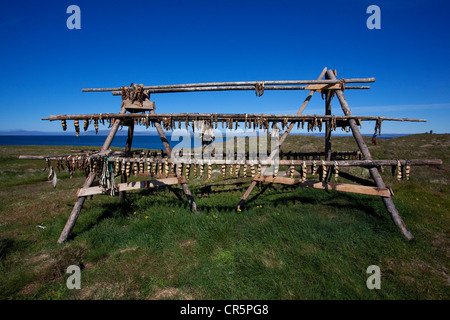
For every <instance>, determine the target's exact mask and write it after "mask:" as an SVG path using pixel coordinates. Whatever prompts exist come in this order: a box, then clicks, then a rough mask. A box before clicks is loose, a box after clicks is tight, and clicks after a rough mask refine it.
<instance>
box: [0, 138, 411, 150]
mask: <svg viewBox="0 0 450 320" xmlns="http://www.w3.org/2000/svg"><path fill="white" fill-rule="evenodd" d="M313 135H316V136H323V134H322V135H321V134H313ZM405 135H407V134H382V135H381V136H379V137H378V139H390V138H395V137H399V136H405ZM336 136H349V135H337V134H336ZM167 138H168V141H169V144H170V145H171V147H172V148H173V147H175V146H176V145H178V144H179V143H180V141H181V140H178V139H176V140H175V139H174V140H175V141H172V139H171V138H170V136H167ZM105 139H106V136H104V135H85V136H83V135H81V134H80V135H79V136H78V137H77V136H75V135H73V136H72V135H60V136H58V135H29V136H27V135H0V145H40V146H42V145H52V146H92V147H101V146H102V145H103V143H104V142H105ZM126 139H127V137H126V135H117V136H115V137H114V140H113V142H112V144H111V146H112V147H125V144H126ZM191 143H192V145H194V138H192V141H191ZM132 147H133V148H142V149H154V150H155V149H156V150H158V149H164V146H163V144H162V142H161V139H160V137H159V136H157V135H135V136H134V137H133V143H132Z"/></svg>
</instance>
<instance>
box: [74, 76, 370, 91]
mask: <svg viewBox="0 0 450 320" xmlns="http://www.w3.org/2000/svg"><path fill="white" fill-rule="evenodd" d="M374 81H375V78H352V79H345V82H346V83H371V82H374ZM257 83H264V85H303V84H338V83H340V80H336V79H335V80H266V81H236V82H205V83H186V84H172V85H157V86H144V88H143V89H144V90H156V89H183V88H200V87H230V86H233V87H234V86H253V88H252V89H253V90H254V86H255V85H256V84H257ZM121 89H122V88H121V87H119V88H90V89H82V92H108V91H121Z"/></svg>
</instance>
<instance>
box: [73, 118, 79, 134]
mask: <svg viewBox="0 0 450 320" xmlns="http://www.w3.org/2000/svg"><path fill="white" fill-rule="evenodd" d="M73 125H74V126H75V134H76V136H77V137H78V135H79V134H80V124H79V122H78V120H74V122H73Z"/></svg>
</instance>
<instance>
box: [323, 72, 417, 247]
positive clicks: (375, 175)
mask: <svg viewBox="0 0 450 320" xmlns="http://www.w3.org/2000/svg"><path fill="white" fill-rule="evenodd" d="M327 75H328V76H329V78H330V79H332V80H335V79H336V77H335V76H334V74H333V72H332V71H331V70H328V71H327ZM335 93H336V96H337V97H338V99H339V103H340V104H341V107H342V110H343V111H344V114H345V115H346V116H351V115H352V112H351V111H350V107H349V106H348V103H347V100H345V97H344V93H343V92H342V90H336V91H335ZM349 123H350V128H351V129H352V134H353V137H354V138H355V140H356V143H357V144H358V147H359V149H360V150H361V153H362V155H363V157H364V160H372V156H371V154H370V151H369V148H368V147H367V145H366V143H365V141H364V139H363V137H362V135H361V132H360V131H359V128H358V125H357V124H356V120H354V119H350V120H349ZM369 172H370V175H371V176H372V179H373V180H374V181H375V184H376V186H377V187H379V188H385V187H386V185H385V184H384V181H383V179H382V178H381V175H380V173H379V172H378V169H377V168H376V167H373V168H370V169H369ZM381 198H382V199H383V202H384V205H385V207H386V210H387V211H388V212H389V214H390V215H391V218H392V220H393V221H394V223H395V225H396V226H397V227H398V228H399V229H400V232H401V233H402V234H403V235H404V236H405V237H406V238H407V239H408V240H411V239H414V236H413V235H412V234H411V232H410V231H409V230H408V228H407V227H406V224H405V223H404V222H403V219H402V218H401V217H400V214H399V213H398V211H397V208H396V207H395V204H394V202H393V201H392V198H391V197H381Z"/></svg>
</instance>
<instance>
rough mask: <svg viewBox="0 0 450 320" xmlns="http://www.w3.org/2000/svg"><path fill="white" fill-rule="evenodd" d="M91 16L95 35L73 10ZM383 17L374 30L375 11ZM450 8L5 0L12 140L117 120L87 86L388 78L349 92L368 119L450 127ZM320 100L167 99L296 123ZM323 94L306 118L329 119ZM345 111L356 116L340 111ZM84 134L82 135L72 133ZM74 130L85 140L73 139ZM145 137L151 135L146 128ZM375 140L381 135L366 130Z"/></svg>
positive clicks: (4, 85)
mask: <svg viewBox="0 0 450 320" xmlns="http://www.w3.org/2000/svg"><path fill="white" fill-rule="evenodd" d="M71 4H75V5H78V6H79V7H80V8H81V30H69V29H67V27H66V20H67V18H68V17H69V14H67V13H66V9H67V7H68V6H69V5H71ZM371 4H376V5H378V6H379V7H380V9H381V30H369V29H368V28H367V27H366V20H367V18H368V17H369V14H367V13H366V9H367V7H368V6H369V5H371ZM449 9H450V1H443V0H441V1H436V0H423V1H421V0H410V1H395V0H391V1H381V0H379V1H376V0H375V1H363V0H353V1H352V0H341V1H339V0H334V1H328V0H327V1H324V0H322V1H307V2H305V3H303V2H302V1H262V0H260V1H204V2H200V1H137V0H135V1H130V2H126V1H82V0H71V1H62V0H60V1H56V0H55V1H5V2H3V3H2V5H1V19H0V39H1V48H2V49H1V50H0V67H1V68H0V70H1V75H2V77H1V80H0V81H1V86H0V108H1V110H2V117H1V118H0V124H1V127H0V130H14V129H24V130H41V131H60V130H61V127H60V124H59V123H56V122H52V123H51V122H48V121H42V120H41V118H43V117H46V116H48V115H50V114H82V113H100V112H102V113H105V112H117V111H119V108H120V97H113V96H112V95H111V94H110V93H82V92H81V89H82V88H90V87H119V86H122V85H129V84H130V83H131V82H134V83H143V84H145V85H158V84H176V83H190V82H212V81H244V80H294V79H316V78H317V76H318V75H319V73H320V72H321V70H322V69H323V68H324V67H328V68H332V69H337V72H338V77H344V78H353V77H375V78H376V82H375V83H373V84H371V89H370V90H364V91H363V90H359V91H357V90H353V91H350V90H348V91H346V92H345V95H346V98H347V100H348V102H349V105H350V107H351V108H352V111H353V113H354V114H358V115H382V116H389V117H410V118H421V119H428V122H427V123H424V124H417V123H384V124H383V128H382V133H383V132H385V133H415V132H425V131H429V130H434V131H435V132H438V133H448V132H450V130H449V125H448V122H449V120H450V97H449V94H448V92H449V84H450V81H449V75H450V68H449V62H448V59H449V57H450V41H449V31H450V18H449V15H450V10H449ZM305 96H306V91H296V92H291V91H288V92H280V91H277V92H274V91H266V92H265V94H264V95H263V96H262V97H260V98H257V97H255V94H254V92H251V91H246V92H213V93H172V94H154V95H152V100H154V101H155V102H156V107H157V110H156V111H157V112H173V113H176V112H218V113H219V112H230V113H242V112H245V113H295V112H296V111H297V110H298V108H299V106H300V105H301V103H302V101H303V99H304V98H305ZM323 109H324V102H323V101H322V100H321V97H320V95H319V94H316V95H315V96H314V97H313V99H312V100H311V102H310V105H309V106H308V107H307V109H306V110H305V112H304V114H314V113H316V114H321V113H323ZM333 112H334V113H335V114H338V115H340V114H342V111H341V109H340V106H339V104H338V101H337V100H336V99H335V100H333ZM70 127H72V124H70ZM71 129H72V130H73V128H71ZM140 130H143V129H140ZM362 131H363V133H372V132H373V125H372V123H371V124H370V126H369V125H368V124H367V125H364V124H363V128H362Z"/></svg>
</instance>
